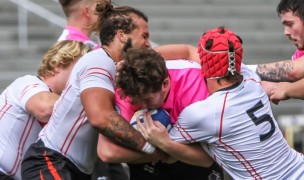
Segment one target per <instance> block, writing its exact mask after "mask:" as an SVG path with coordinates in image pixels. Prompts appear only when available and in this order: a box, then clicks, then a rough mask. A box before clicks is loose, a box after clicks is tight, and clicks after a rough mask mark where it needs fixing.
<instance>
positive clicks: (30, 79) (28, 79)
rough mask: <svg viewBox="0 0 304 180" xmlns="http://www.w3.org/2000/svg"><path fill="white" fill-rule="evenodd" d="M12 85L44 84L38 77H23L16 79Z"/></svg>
mask: <svg viewBox="0 0 304 180" xmlns="http://www.w3.org/2000/svg"><path fill="white" fill-rule="evenodd" d="M13 83H16V84H18V85H23V84H33V83H35V84H45V83H44V82H43V81H42V80H41V79H40V78H39V77H38V76H34V75H25V76H21V77H19V78H17V79H16V80H15V81H14V82H13Z"/></svg>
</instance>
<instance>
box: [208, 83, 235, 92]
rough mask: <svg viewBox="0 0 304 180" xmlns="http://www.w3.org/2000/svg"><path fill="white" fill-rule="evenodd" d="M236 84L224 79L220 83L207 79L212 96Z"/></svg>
mask: <svg viewBox="0 0 304 180" xmlns="http://www.w3.org/2000/svg"><path fill="white" fill-rule="evenodd" d="M234 84H235V83H232V82H229V81H226V80H224V79H221V80H220V82H218V80H217V79H207V88H208V91H209V93H210V94H213V93H214V92H216V91H218V90H220V89H224V88H227V87H230V86H232V85H234Z"/></svg>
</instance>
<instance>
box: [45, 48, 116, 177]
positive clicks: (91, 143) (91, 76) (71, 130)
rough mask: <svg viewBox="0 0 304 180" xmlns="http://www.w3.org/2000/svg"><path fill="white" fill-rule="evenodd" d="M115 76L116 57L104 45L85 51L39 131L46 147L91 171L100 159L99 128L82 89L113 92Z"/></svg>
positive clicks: (82, 168)
mask: <svg viewBox="0 0 304 180" xmlns="http://www.w3.org/2000/svg"><path fill="white" fill-rule="evenodd" d="M114 78H115V64H114V61H113V60H112V59H111V58H109V57H108V56H107V54H106V53H105V51H104V50H103V49H101V48H100V49H97V50H94V51H91V52H89V53H87V54H85V55H84V56H83V57H81V58H80V59H79V60H78V62H77V63H76V64H75V66H74V68H73V70H72V72H71V74H70V78H69V80H68V82H67V85H66V88H65V89H64V91H63V92H62V94H61V96H60V98H59V99H58V101H57V102H56V104H55V106H54V110H53V113H52V116H51V118H50V120H49V122H48V124H47V125H46V126H45V127H44V128H43V130H42V131H41V133H40V134H39V136H40V138H41V139H42V141H43V142H44V144H45V146H46V147H48V148H51V149H53V150H55V151H58V152H60V153H61V154H62V155H64V156H66V157H67V158H68V159H70V160H71V161H72V162H73V163H74V164H75V165H76V166H78V168H79V169H80V170H81V171H83V172H84V173H87V174H90V173H92V171H93V167H94V163H95V161H96V159H97V140H98V131H97V130H96V129H95V128H93V126H92V125H91V124H90V123H89V121H88V120H87V116H86V113H85V111H84V109H83V106H82V104H81V99H80V93H81V92H82V91H83V90H85V89H88V88H92V87H100V88H105V89H108V90H110V91H112V92H113V93H114V81H115V79H114Z"/></svg>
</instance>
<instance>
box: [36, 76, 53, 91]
mask: <svg viewBox="0 0 304 180" xmlns="http://www.w3.org/2000/svg"><path fill="white" fill-rule="evenodd" d="M37 77H38V78H39V79H40V80H41V81H43V82H44V83H45V84H46V85H47V86H48V87H49V89H50V91H51V92H54V93H57V92H56V88H55V86H54V84H55V83H54V82H53V79H54V78H53V77H43V76H37ZM57 94H58V93H57Z"/></svg>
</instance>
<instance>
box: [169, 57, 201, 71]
mask: <svg viewBox="0 0 304 180" xmlns="http://www.w3.org/2000/svg"><path fill="white" fill-rule="evenodd" d="M166 66H167V68H168V69H169V70H170V69H186V68H196V69H200V68H201V66H200V64H198V63H197V62H195V61H192V60H185V59H177V60H166Z"/></svg>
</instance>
